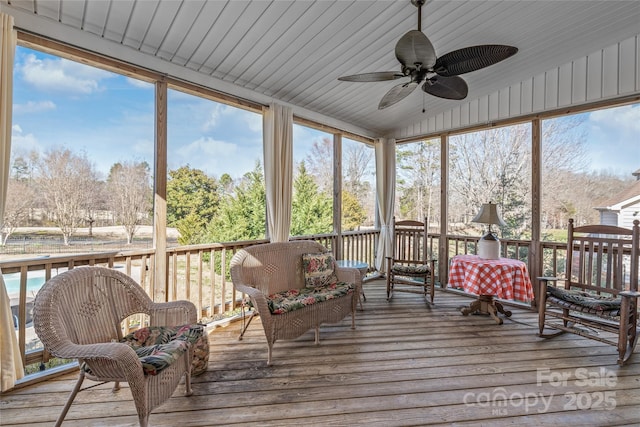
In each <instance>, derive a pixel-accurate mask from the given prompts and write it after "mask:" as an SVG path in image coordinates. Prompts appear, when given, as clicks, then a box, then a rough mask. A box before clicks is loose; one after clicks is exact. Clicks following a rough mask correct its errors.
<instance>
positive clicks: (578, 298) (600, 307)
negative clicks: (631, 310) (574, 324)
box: [547, 286, 621, 315]
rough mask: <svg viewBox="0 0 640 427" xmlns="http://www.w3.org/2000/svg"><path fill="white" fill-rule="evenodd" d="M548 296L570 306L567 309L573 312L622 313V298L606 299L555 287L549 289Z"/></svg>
mask: <svg viewBox="0 0 640 427" xmlns="http://www.w3.org/2000/svg"><path fill="white" fill-rule="evenodd" d="M547 294H548V295H550V296H551V297H553V298H554V299H555V300H560V301H563V302H566V303H568V304H570V306H567V307H566V308H569V309H573V310H578V311H583V312H591V313H607V314H613V315H616V313H617V312H619V311H620V303H621V299H620V298H612V297H605V296H602V295H596V294H591V293H589V292H585V291H580V290H567V289H562V288H557V287H555V286H549V287H547ZM561 305H563V304H561Z"/></svg>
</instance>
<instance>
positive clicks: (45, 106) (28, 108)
mask: <svg viewBox="0 0 640 427" xmlns="http://www.w3.org/2000/svg"><path fill="white" fill-rule="evenodd" d="M55 109H56V104H55V103H54V102H53V101H37V102H35V101H29V102H27V103H26V104H14V105H13V112H14V113H38V112H41V111H49V110H55Z"/></svg>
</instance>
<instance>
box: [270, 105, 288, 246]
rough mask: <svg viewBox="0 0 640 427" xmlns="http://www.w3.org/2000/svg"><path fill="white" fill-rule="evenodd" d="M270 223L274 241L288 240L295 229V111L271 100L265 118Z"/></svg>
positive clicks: (271, 237)
mask: <svg viewBox="0 0 640 427" xmlns="http://www.w3.org/2000/svg"><path fill="white" fill-rule="evenodd" d="M263 134H264V181H265V187H266V188H265V190H266V194H267V224H268V226H269V237H270V239H271V241H272V242H286V241H288V240H289V231H290V230H291V194H292V182H293V111H292V110H291V108H289V107H284V106H282V105H279V104H271V105H270V106H269V109H268V110H267V111H265V114H264V119H263Z"/></svg>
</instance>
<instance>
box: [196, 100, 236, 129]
mask: <svg viewBox="0 0 640 427" xmlns="http://www.w3.org/2000/svg"><path fill="white" fill-rule="evenodd" d="M210 105H211V106H212V108H211V109H210V110H209V112H208V114H207V117H206V121H205V122H204V125H203V126H202V130H203V131H209V130H211V129H214V128H215V127H216V125H217V124H218V123H219V121H220V118H221V117H222V116H224V115H226V114H229V111H228V110H229V108H228V107H227V106H226V105H224V104H218V103H217V102H215V103H211V104H210Z"/></svg>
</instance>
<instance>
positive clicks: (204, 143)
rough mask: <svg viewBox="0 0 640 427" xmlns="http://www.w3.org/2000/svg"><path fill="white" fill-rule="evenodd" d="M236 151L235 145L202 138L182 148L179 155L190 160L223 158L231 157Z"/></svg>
mask: <svg viewBox="0 0 640 427" xmlns="http://www.w3.org/2000/svg"><path fill="white" fill-rule="evenodd" d="M237 151H238V147H237V145H236V144H233V143H230V142H225V141H217V140H215V139H213V138H208V137H202V138H198V139H197V140H195V141H193V142H191V143H190V144H187V145H185V146H184V147H182V148H181V149H180V154H181V155H183V156H184V157H185V158H187V159H191V158H196V157H198V156H203V155H206V156H218V157H224V156H225V155H233V154H234V153H236V152H237Z"/></svg>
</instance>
